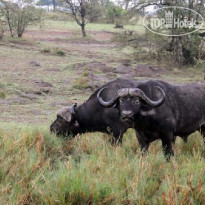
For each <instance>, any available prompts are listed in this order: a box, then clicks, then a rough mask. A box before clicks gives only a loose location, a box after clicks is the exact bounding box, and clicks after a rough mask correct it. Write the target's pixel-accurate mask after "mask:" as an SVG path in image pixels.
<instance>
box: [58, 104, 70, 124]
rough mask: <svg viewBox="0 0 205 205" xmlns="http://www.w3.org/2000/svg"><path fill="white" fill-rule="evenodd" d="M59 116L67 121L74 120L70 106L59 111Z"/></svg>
mask: <svg viewBox="0 0 205 205" xmlns="http://www.w3.org/2000/svg"><path fill="white" fill-rule="evenodd" d="M57 116H60V117H62V118H63V119H64V120H65V121H67V122H69V123H70V122H71V121H72V120H73V115H72V114H71V112H70V108H69V107H64V108H62V109H61V110H60V111H59V112H58V114H57Z"/></svg>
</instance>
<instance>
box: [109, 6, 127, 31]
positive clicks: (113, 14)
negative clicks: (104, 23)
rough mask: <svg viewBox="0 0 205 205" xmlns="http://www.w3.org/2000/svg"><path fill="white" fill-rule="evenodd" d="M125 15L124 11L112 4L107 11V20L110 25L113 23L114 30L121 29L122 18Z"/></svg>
mask: <svg viewBox="0 0 205 205" xmlns="http://www.w3.org/2000/svg"><path fill="white" fill-rule="evenodd" d="M125 14H126V11H125V10H124V9H123V8H122V7H121V6H117V5H115V4H112V5H111V6H109V8H108V10H107V19H109V22H110V23H115V26H116V28H121V27H123V17H124V16H125Z"/></svg>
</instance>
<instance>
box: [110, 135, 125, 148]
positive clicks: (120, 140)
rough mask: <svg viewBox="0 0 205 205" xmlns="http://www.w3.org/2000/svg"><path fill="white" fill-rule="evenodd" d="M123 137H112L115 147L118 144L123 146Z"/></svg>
mask: <svg viewBox="0 0 205 205" xmlns="http://www.w3.org/2000/svg"><path fill="white" fill-rule="evenodd" d="M122 137H123V135H118V136H112V139H111V144H112V145H113V146H116V145H118V144H122Z"/></svg>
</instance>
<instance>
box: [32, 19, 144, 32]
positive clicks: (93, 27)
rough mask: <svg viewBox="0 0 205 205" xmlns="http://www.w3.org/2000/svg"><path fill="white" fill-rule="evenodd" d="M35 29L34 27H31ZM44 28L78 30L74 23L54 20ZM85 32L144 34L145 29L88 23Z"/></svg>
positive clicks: (141, 25) (135, 26)
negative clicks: (131, 32)
mask: <svg viewBox="0 0 205 205" xmlns="http://www.w3.org/2000/svg"><path fill="white" fill-rule="evenodd" d="M31 28H33V29H34V28H35V27H31ZM44 28H49V29H51V28H55V29H59V28H63V29H70V30H72V31H73V30H79V31H80V26H79V25H77V24H76V22H75V21H55V20H46V21H45V25H44ZM86 30H87V31H110V32H121V31H124V30H133V31H141V32H144V30H145V28H144V26H143V24H141V23H139V24H137V25H125V26H124V29H116V28H115V25H114V24H103V23H102V24H101V23H88V24H87V25H86Z"/></svg>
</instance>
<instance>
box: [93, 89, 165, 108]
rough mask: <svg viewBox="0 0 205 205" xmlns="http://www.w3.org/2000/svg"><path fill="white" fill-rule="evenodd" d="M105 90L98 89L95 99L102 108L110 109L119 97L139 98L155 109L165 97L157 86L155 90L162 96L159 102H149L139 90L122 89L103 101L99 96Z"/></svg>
mask: <svg viewBox="0 0 205 205" xmlns="http://www.w3.org/2000/svg"><path fill="white" fill-rule="evenodd" d="M105 89H107V87H104V88H102V89H100V91H99V92H98V94H97V99H98V102H99V103H100V104H101V105H102V106H104V107H111V106H113V105H114V104H115V102H116V100H117V99H119V98H121V97H126V96H128V95H130V96H133V97H139V98H141V99H142V100H143V101H144V102H145V103H147V104H148V105H150V106H153V107H157V106H160V105H161V104H162V103H163V102H164V100H165V97H166V94H165V92H164V90H163V89H162V88H160V87H158V86H156V89H158V90H159V91H160V93H161V95H162V97H161V98H160V99H159V100H156V101H153V100H151V99H150V98H149V97H148V96H147V95H146V94H145V93H144V92H143V91H142V90H141V89H139V88H122V89H120V90H118V91H117V93H115V95H114V96H113V98H112V99H110V100H109V101H104V100H103V99H102V98H101V94H102V92H103V91H104V90H105Z"/></svg>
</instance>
